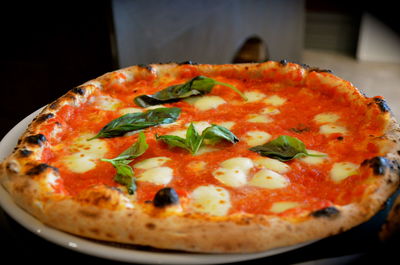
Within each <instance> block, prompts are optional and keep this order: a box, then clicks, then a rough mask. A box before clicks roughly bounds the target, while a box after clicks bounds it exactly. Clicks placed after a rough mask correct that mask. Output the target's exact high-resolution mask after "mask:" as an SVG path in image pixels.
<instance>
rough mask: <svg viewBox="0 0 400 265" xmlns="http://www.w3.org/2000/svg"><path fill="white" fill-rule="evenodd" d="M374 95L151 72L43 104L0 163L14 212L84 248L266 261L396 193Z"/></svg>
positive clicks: (201, 72)
mask: <svg viewBox="0 0 400 265" xmlns="http://www.w3.org/2000/svg"><path fill="white" fill-rule="evenodd" d="M398 141H399V127H398V125H397V123H396V122H395V120H394V118H393V117H392V115H391V112H390V110H389V108H388V106H387V105H386V103H385V101H384V100H383V99H382V98H381V97H373V98H368V97H366V96H365V95H363V94H361V93H360V92H359V91H358V90H357V89H356V88H355V87H354V86H353V85H352V84H351V83H349V82H347V81H344V80H342V79H340V78H338V77H336V76H334V75H333V74H331V73H330V72H329V71H324V70H319V69H313V68H309V67H305V66H301V65H298V64H294V63H287V62H286V61H281V62H272V61H269V62H265V63H260V64H238V65H193V64H191V63H184V64H154V65H148V66H132V67H129V68H125V69H122V70H118V71H114V72H111V73H107V74H105V75H103V76H101V77H99V78H96V79H94V80H92V81H89V82H87V83H85V84H83V85H81V86H78V87H76V88H74V89H72V90H71V91H69V92H68V93H67V94H66V95H64V96H62V97H61V98H59V99H57V100H56V101H54V102H53V103H51V104H49V105H47V106H46V107H45V108H44V109H43V111H42V112H41V113H40V114H39V115H38V116H37V117H36V118H35V119H34V121H33V122H32V123H31V124H30V125H29V127H28V129H27V130H26V132H25V133H24V134H23V135H22V136H21V138H20V140H19V142H18V145H17V147H16V148H15V150H14V152H13V153H12V154H11V155H10V156H9V157H8V158H6V159H5V160H4V161H3V162H2V164H1V174H0V179H1V183H2V185H3V186H4V187H5V188H6V190H7V191H8V192H9V194H10V195H11V196H12V198H13V199H14V200H15V202H16V203H17V204H18V205H19V206H21V207H22V208H23V209H25V210H26V211H28V212H29V213H31V214H32V215H33V216H35V217H36V218H37V219H39V220H40V221H42V222H43V223H45V224H47V225H49V226H52V227H55V228H57V229H60V230H63V231H66V232H69V233H72V234H76V235H79V236H83V237H88V238H94V239H100V240H106V241H113V242H122V243H129V244H137V245H146V246H152V247H156V248H162V249H174V250H185V251H193V252H214V253H217V252H218V253H234V252H236V253H244V252H258V251H265V250H268V249H271V248H276V247H282V246H288V245H292V244H297V243H301V242H306V241H309V240H315V239H320V238H323V237H327V236H329V235H333V234H337V233H340V232H343V231H345V230H348V229H350V228H351V227H354V226H356V225H358V224H360V223H362V222H365V221H367V220H368V219H369V218H370V217H371V216H373V215H374V214H375V213H376V212H377V211H378V210H379V209H380V208H381V207H382V205H383V204H384V203H385V201H386V200H387V198H388V197H389V196H390V195H391V194H392V193H393V192H394V191H395V190H396V188H397V186H398V184H399V174H398V171H399V153H400V151H399V150H400V148H399V146H398Z"/></svg>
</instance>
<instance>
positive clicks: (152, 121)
mask: <svg viewBox="0 0 400 265" xmlns="http://www.w3.org/2000/svg"><path fill="white" fill-rule="evenodd" d="M180 113H181V109H180V108H158V109H152V110H148V111H146V112H143V113H128V114H125V115H123V116H121V117H119V118H117V119H115V120H112V121H111V122H109V123H108V124H107V125H106V126H104V127H103V128H102V129H101V130H100V132H99V133H98V134H97V135H96V136H94V137H92V138H90V139H88V140H93V139H96V138H110V137H117V136H121V135H124V134H125V133H127V132H132V131H138V130H141V129H145V128H148V127H152V126H157V125H160V124H168V123H173V122H174V121H176V120H177V119H178V117H179V115H180Z"/></svg>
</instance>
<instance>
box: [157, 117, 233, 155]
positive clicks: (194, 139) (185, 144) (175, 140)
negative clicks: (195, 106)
mask: <svg viewBox="0 0 400 265" xmlns="http://www.w3.org/2000/svg"><path fill="white" fill-rule="evenodd" d="M156 139H157V140H162V141H163V142H165V143H167V144H168V145H169V146H171V147H180V148H183V149H186V150H188V151H189V152H190V153H191V154H192V155H194V154H196V153H197V152H198V151H199V149H200V147H201V146H202V145H203V144H204V142H205V140H207V141H208V143H209V144H215V143H217V142H219V141H221V140H226V141H229V142H231V143H233V144H234V143H237V142H238V141H239V139H238V138H237V137H236V136H235V135H234V134H233V133H232V132H231V131H229V130H228V129H227V128H225V127H222V126H219V125H215V124H212V125H211V126H210V127H207V128H206V129H205V130H204V131H203V132H202V134H201V135H199V133H198V132H197V131H196V129H195V127H194V125H193V123H191V124H190V125H189V127H188V129H187V131H186V138H182V137H179V136H175V135H161V136H158V135H156Z"/></svg>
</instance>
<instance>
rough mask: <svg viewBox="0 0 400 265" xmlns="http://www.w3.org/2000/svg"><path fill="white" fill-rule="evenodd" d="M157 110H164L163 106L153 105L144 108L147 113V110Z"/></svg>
mask: <svg viewBox="0 0 400 265" xmlns="http://www.w3.org/2000/svg"><path fill="white" fill-rule="evenodd" d="M159 108H165V106H164V105H153V106H150V107H147V108H145V110H146V111H148V110H152V109H159Z"/></svg>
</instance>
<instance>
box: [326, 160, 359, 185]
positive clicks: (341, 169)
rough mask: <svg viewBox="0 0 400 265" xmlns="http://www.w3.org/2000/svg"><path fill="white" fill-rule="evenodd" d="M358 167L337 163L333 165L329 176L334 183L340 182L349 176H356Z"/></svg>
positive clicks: (347, 163)
mask: <svg viewBox="0 0 400 265" xmlns="http://www.w3.org/2000/svg"><path fill="white" fill-rule="evenodd" d="M358 169H359V165H357V164H354V163H351V162H339V163H335V164H333V166H332V168H331V170H330V172H329V174H330V177H331V179H332V181H334V182H340V181H342V180H344V179H346V178H348V177H350V176H353V175H357V174H358V173H359V172H358Z"/></svg>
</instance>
